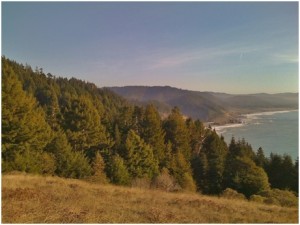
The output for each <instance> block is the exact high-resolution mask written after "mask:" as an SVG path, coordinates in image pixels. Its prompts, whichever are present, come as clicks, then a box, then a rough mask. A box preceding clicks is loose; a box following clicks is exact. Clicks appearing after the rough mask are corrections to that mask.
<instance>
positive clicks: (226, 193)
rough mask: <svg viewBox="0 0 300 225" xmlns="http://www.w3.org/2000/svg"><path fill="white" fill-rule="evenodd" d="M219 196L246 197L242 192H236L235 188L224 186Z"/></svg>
mask: <svg viewBox="0 0 300 225" xmlns="http://www.w3.org/2000/svg"><path fill="white" fill-rule="evenodd" d="M221 197H223V198H228V199H246V197H245V196H244V195H243V194H241V193H238V192H237V191H236V190H233V189H231V188H226V189H225V190H224V191H223V193H222V194H221Z"/></svg>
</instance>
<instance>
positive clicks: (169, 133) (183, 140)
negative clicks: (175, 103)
mask: <svg viewBox="0 0 300 225" xmlns="http://www.w3.org/2000/svg"><path fill="white" fill-rule="evenodd" d="M164 130H165V132H166V142H168V141H170V142H171V143H172V149H173V152H174V153H176V152H178V151H181V153H182V154H183V155H184V157H185V158H186V159H187V160H188V161H189V160H190V159H191V146H190V138H189V132H188V130H187V127H186V124H185V121H184V118H183V116H182V114H181V113H180V110H179V108H178V107H175V108H173V110H172V112H171V114H170V115H169V117H168V118H167V120H166V121H164Z"/></svg>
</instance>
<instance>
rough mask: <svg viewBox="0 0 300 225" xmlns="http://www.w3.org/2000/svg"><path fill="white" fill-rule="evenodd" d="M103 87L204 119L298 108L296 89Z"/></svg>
mask: <svg viewBox="0 0 300 225" xmlns="http://www.w3.org/2000/svg"><path fill="white" fill-rule="evenodd" d="M107 88H109V89H110V90H112V91H114V92H115V93H117V94H119V95H121V96H122V97H124V98H126V99H127V100H129V101H132V102H134V103H136V104H142V105H143V104H149V103H152V104H154V105H156V107H157V108H158V110H159V111H160V112H161V114H163V115H165V114H166V113H167V112H166V111H168V110H169V111H170V109H171V108H172V107H174V106H177V107H179V108H180V109H181V111H182V113H183V114H185V115H186V116H187V117H192V118H193V119H200V120H202V121H204V122H208V121H214V122H216V123H232V122H237V118H238V117H239V116H240V115H241V114H245V113H253V112H264V111H277V110H291V109H298V93H291V92H287V93H276V94H268V93H257V94H227V93H223V92H211V91H205V92H201V91H192V90H186V89H180V88H176V87H171V86H138V85H133V86H123V87H116V86H114V87H107ZM162 108H164V109H162ZM167 108H168V110H167Z"/></svg>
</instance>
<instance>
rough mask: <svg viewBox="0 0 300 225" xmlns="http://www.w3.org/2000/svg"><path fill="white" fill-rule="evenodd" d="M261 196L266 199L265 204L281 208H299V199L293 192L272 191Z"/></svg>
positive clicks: (264, 192) (261, 193) (263, 192)
mask: <svg viewBox="0 0 300 225" xmlns="http://www.w3.org/2000/svg"><path fill="white" fill-rule="evenodd" d="M259 195H261V196H263V197H265V198H266V199H265V200H264V203H267V204H275V205H281V206H288V207H292V206H298V198H297V197H296V196H295V195H294V193H293V192H291V191H287V190H279V189H276V188H275V189H271V190H268V191H262V192H260V193H259Z"/></svg>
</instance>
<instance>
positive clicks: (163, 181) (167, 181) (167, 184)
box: [151, 168, 181, 192]
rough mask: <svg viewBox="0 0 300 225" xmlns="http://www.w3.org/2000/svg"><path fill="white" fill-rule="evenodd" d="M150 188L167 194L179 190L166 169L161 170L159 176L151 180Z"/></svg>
mask: <svg viewBox="0 0 300 225" xmlns="http://www.w3.org/2000/svg"><path fill="white" fill-rule="evenodd" d="M151 187H152V188H155V189H159V190H163V191H168V192H169V191H178V190H180V189H181V188H180V186H179V185H178V184H177V183H176V181H175V178H174V177H172V176H171V175H170V173H169V170H168V169H167V168H163V169H162V171H161V174H160V175H159V176H157V177H156V178H154V179H153V181H152V184H151Z"/></svg>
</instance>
